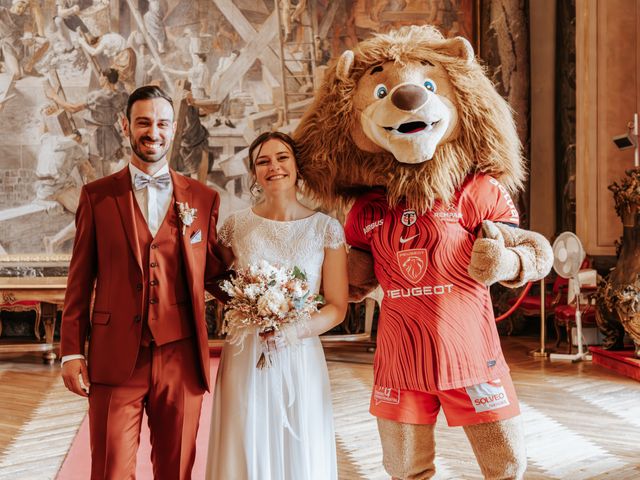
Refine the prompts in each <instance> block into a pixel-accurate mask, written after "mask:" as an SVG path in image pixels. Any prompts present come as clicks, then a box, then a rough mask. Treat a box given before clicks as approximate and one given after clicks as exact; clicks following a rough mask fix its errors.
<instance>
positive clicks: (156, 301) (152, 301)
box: [149, 298, 158, 305]
mask: <svg viewBox="0 0 640 480" xmlns="http://www.w3.org/2000/svg"><path fill="white" fill-rule="evenodd" d="M149 303H150V304H151V305H155V304H156V303H158V299H156V298H152V299H151V300H149Z"/></svg>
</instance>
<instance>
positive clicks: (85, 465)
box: [56, 357, 220, 480]
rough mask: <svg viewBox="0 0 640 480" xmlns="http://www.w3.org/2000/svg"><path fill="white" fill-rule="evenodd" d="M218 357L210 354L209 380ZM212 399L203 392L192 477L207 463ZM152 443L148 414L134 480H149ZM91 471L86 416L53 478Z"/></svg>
mask: <svg viewBox="0 0 640 480" xmlns="http://www.w3.org/2000/svg"><path fill="white" fill-rule="evenodd" d="M219 360H220V359H219V358H218V357H212V358H211V380H212V382H213V383H215V378H216V372H217V369H218V361H219ZM211 401H212V395H211V394H210V393H208V394H206V395H205V396H204V401H203V403H202V414H201V415H200V428H199V429H198V443H197V447H196V448H197V452H196V463H195V465H194V467H193V474H192V478H194V479H198V478H199V479H202V478H204V473H205V469H206V466H207V444H208V443H209V423H210V421H211ZM150 455H151V444H150V443H149V427H147V417H146V415H145V417H144V419H143V420H142V433H141V434H140V448H139V449H138V461H137V469H136V479H137V480H152V479H153V470H152V467H151V460H150ZM90 473H91V449H90V447H89V419H88V418H87V417H85V419H84V420H83V422H82V425H81V426H80V429H79V430H78V433H77V434H76V438H74V439H73V443H72V445H71V448H70V449H69V452H68V453H67V457H66V458H65V459H64V463H63V464H62V467H61V468H60V471H59V472H58V476H57V477H56V480H87V479H88V478H89V476H90Z"/></svg>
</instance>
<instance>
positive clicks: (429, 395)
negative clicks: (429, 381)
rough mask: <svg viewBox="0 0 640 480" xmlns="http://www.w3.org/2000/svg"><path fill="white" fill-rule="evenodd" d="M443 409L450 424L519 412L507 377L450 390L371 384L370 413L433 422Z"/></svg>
mask: <svg viewBox="0 0 640 480" xmlns="http://www.w3.org/2000/svg"><path fill="white" fill-rule="evenodd" d="M440 407H442V409H443V410H444V414H445V416H446V417H447V423H448V424H449V426H450V427H462V426H467V425H476V424H478V423H489V422H496V421H498V420H506V419H508V418H512V417H515V416H516V415H518V414H519V413H520V407H519V405H518V398H517V396H516V391H515V389H514V387H513V382H512V381H511V377H510V376H509V375H508V374H507V375H505V376H503V377H502V378H499V379H496V380H493V381H490V382H487V383H481V384H478V385H472V386H470V387H462V388H455V389H452V390H440V391H438V390H435V391H430V392H418V391H412V390H400V389H397V388H387V387H382V386H378V385H376V386H374V388H373V393H372V395H371V407H370V410H369V411H370V412H371V413H372V414H373V415H375V416H376V417H382V418H386V419H388V420H393V421H396V422H401V423H411V424H420V425H424V424H434V423H436V418H437V417H438V413H439V411H440Z"/></svg>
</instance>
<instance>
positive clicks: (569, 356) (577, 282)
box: [549, 274, 591, 363]
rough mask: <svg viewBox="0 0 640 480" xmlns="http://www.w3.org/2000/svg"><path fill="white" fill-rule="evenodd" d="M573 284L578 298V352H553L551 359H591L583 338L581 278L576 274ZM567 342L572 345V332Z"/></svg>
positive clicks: (574, 360)
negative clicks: (584, 346)
mask: <svg viewBox="0 0 640 480" xmlns="http://www.w3.org/2000/svg"><path fill="white" fill-rule="evenodd" d="M573 284H574V286H575V300H576V330H577V332H576V333H577V337H578V353H576V354H573V355H572V354H570V353H552V354H551V355H549V359H550V360H571V362H573V363H575V362H579V361H581V360H591V354H590V353H589V352H585V351H584V350H583V340H582V313H581V312H580V280H579V278H578V275H577V274H576V275H575V276H574V277H573ZM568 337H569V338H567V342H569V345H571V333H569V334H568Z"/></svg>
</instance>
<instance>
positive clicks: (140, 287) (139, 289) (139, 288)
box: [136, 283, 142, 292]
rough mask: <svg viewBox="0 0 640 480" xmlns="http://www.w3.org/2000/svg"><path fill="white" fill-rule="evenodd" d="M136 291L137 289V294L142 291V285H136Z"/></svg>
mask: <svg viewBox="0 0 640 480" xmlns="http://www.w3.org/2000/svg"><path fill="white" fill-rule="evenodd" d="M136 289H137V290H138V291H139V292H140V291H142V284H141V283H139V284H137V285H136Z"/></svg>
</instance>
